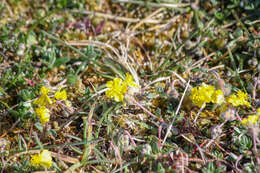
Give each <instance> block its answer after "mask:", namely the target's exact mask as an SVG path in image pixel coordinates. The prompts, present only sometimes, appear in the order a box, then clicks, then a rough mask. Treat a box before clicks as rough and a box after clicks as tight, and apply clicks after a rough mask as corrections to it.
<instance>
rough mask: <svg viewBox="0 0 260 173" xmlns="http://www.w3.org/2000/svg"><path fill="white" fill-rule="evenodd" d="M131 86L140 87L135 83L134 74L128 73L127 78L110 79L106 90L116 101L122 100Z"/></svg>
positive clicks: (108, 95)
mask: <svg viewBox="0 0 260 173" xmlns="http://www.w3.org/2000/svg"><path fill="white" fill-rule="evenodd" d="M129 86H131V87H139V86H138V85H137V84H135V83H134V81H133V76H132V75H130V74H129V73H127V74H126V79H125V80H124V81H122V80H121V79H120V78H114V80H113V81H108V82H107V83H106V87H107V88H108V90H106V96H107V97H109V98H114V100H115V101H116V102H120V101H121V102H122V101H123V100H124V96H125V94H126V93H127V89H128V87H129Z"/></svg>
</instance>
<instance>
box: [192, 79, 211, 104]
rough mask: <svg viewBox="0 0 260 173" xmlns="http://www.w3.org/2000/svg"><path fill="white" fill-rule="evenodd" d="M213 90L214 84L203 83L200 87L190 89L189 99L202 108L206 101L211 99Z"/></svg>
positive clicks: (208, 101)
mask: <svg viewBox="0 0 260 173" xmlns="http://www.w3.org/2000/svg"><path fill="white" fill-rule="evenodd" d="M214 92H215V87H214V86H212V85H207V84H205V83H203V84H202V85H201V86H200V87H195V88H192V89H191V96H190V99H191V101H192V103H193V104H194V105H196V106H198V107H200V108H202V107H205V106H206V103H210V102H211V101H212V96H213V94H214Z"/></svg>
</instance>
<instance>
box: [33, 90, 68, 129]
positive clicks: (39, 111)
mask: <svg viewBox="0 0 260 173" xmlns="http://www.w3.org/2000/svg"><path fill="white" fill-rule="evenodd" d="M51 92H52V93H53V91H51V90H50V89H49V88H46V87H45V86H42V87H41V89H40V93H41V96H40V97H38V98H37V99H36V100H35V101H34V102H33V103H34V104H35V105H37V107H36V108H35V113H36V115H37V117H38V118H39V119H40V122H41V123H42V124H46V123H47V122H49V120H50V113H51V112H50V110H49V109H48V108H50V107H51V106H53V105H55V104H56V103H57V101H64V102H65V104H66V106H68V107H70V106H71V103H70V102H69V101H68V100H67V99H68V97H67V92H66V90H62V91H61V90H60V89H59V90H58V91H56V92H55V93H54V97H53V96H48V93H51Z"/></svg>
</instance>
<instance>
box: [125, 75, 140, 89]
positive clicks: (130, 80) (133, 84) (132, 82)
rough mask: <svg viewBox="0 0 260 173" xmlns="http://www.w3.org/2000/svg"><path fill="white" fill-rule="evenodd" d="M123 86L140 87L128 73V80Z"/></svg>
mask: <svg viewBox="0 0 260 173" xmlns="http://www.w3.org/2000/svg"><path fill="white" fill-rule="evenodd" d="M122 84H123V85H127V86H133V87H139V85H137V84H136V83H134V80H133V76H132V75H130V74H129V73H126V79H125V80H124V82H123V83H122Z"/></svg>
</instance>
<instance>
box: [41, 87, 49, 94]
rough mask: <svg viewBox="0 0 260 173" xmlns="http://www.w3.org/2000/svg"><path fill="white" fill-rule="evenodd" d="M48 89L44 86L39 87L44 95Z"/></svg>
mask: <svg viewBox="0 0 260 173" xmlns="http://www.w3.org/2000/svg"><path fill="white" fill-rule="evenodd" d="M50 91H51V90H50V89H49V88H46V87H45V86H42V87H41V89H40V92H41V93H42V94H45V95H47V94H48V93H49V92H50Z"/></svg>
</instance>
